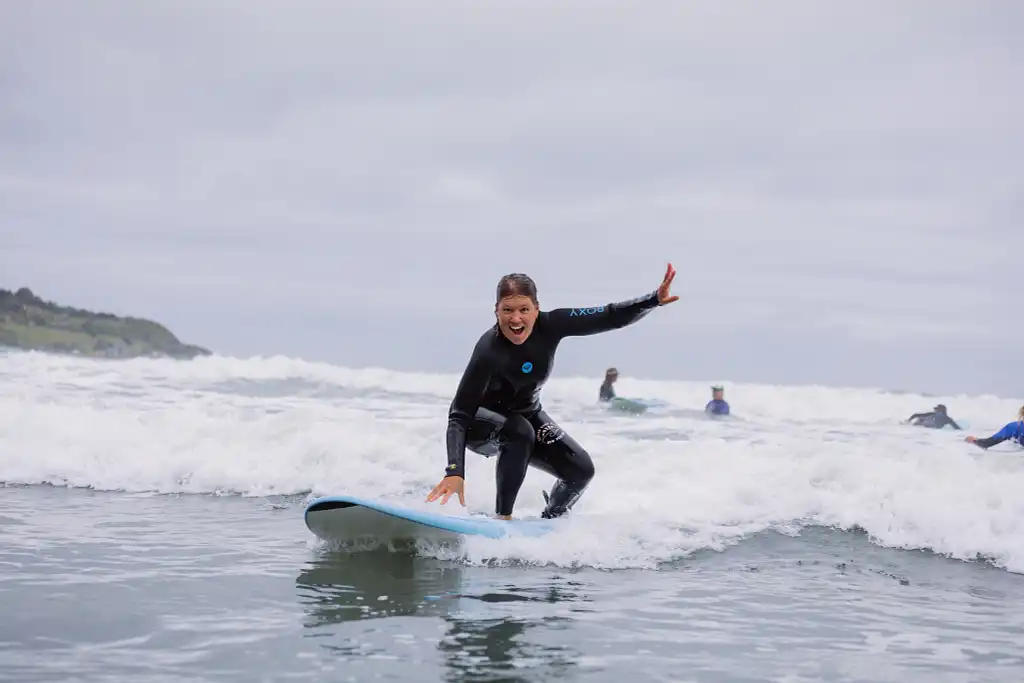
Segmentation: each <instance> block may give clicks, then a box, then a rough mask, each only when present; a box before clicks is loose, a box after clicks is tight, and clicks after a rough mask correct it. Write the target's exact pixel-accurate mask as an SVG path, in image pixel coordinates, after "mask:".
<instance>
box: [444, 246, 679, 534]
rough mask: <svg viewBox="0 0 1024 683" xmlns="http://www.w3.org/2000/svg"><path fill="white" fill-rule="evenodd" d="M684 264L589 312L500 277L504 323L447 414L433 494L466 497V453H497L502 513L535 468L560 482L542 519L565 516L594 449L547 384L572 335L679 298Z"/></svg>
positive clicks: (515, 277)
mask: <svg viewBox="0 0 1024 683" xmlns="http://www.w3.org/2000/svg"><path fill="white" fill-rule="evenodd" d="M675 276H676V270H675V268H673V267H672V264H671V263H670V264H668V268H667V269H666V271H665V277H664V278H663V279H662V281H661V284H660V285H659V286H658V288H657V289H656V290H655V291H653V292H651V293H650V294H647V295H645V296H641V297H638V298H636V299H630V300H628V301H621V302H618V303H608V304H604V305H603V306H595V307H588V308H556V309H554V310H551V311H541V310H540V304H539V303H538V301H537V286H536V284H534V282H533V280H532V279H531V278H530V277H529V276H527V275H523V274H522V273H513V274H510V275H506V276H504V277H502V278H501V280H499V281H498V287H497V296H496V300H497V302H496V303H495V306H494V315H495V318H496V319H497V320H496V322H495V324H494V325H493V326H492V327H491V328H490V329H488V330H487V331H486V332H484V333H483V335H481V337H480V339H479V340H478V341H477V343H476V345H475V346H474V348H473V353H472V355H471V356H470V359H469V362H468V363H467V365H466V369H465V371H464V372H463V375H462V379H461V380H460V381H459V386H458V389H457V390H456V392H455V397H454V398H453V399H452V403H451V406H450V408H449V411H448V428H447V431H446V434H445V441H446V446H447V452H448V465H447V467H446V468H445V473H444V477H443V478H442V479H441V481H440V482H439V483H438V484H437V486H435V487H434V488H433V490H432V491H431V492H430V494H429V495H428V496H427V502H432V501H434V500H437V499H438V498H441V504H442V505H444V504H446V503H447V502H448V499H449V497H451V496H452V495H453V494H458V497H459V502H460V503H461V504H462V505H465V504H466V500H465V495H464V492H465V477H466V464H465V451H466V449H467V448H468V449H470V450H471V451H473V452H475V453H478V454H480V455H483V456H485V457H491V456H494V455H497V456H498V462H497V466H496V468H495V479H496V482H495V483H496V489H497V492H496V493H497V495H496V500H495V514H496V515H497V516H498V517H499V518H502V519H511V518H512V509H513V507H514V506H515V502H516V497H517V496H518V495H519V489H520V487H521V486H522V484H523V481H524V479H525V478H526V472H527V467H528V466H533V467H536V468H537V469H539V470H541V471H543V472H546V473H548V474H550V475H552V476H554V477H555V479H556V481H555V484H554V486H553V487H552V489H551V493H550V494H547V493H545V495H544V497H545V499H546V501H547V505H546V507H545V508H544V511H543V512H542V517H544V518H546V519H550V518H553V517H559V516H561V515H564V514H565V513H566V512H568V511H569V509H570V508H572V506H573V505H575V503H576V501H577V500H578V499H579V497H580V496H581V495H582V493H583V491H584V489H586V487H587V485H588V484H589V483H590V480H591V479H592V478H593V477H594V463H593V461H592V460H591V458H590V454H589V453H587V451H586V450H584V449H583V447H582V446H580V445H579V444H578V443H577V442H576V440H575V439H573V438H572V437H571V436H570V435H569V434H567V433H566V432H565V431H564V430H563V429H562V428H561V427H559V426H558V424H556V423H555V421H554V420H552V419H551V418H550V417H549V416H548V415H547V413H546V412H544V409H543V407H542V406H541V403H540V390H541V388H542V387H543V386H544V383H545V382H546V381H547V379H548V377H549V376H550V375H551V369H552V367H553V365H554V359H555V351H556V350H557V348H558V344H559V342H561V341H562V340H563V339H565V338H566V337H583V336H588V335H593V334H598V333H601V332H608V331H610V330H617V329H620V328H623V327H626V326H627V325H631V324H633V323H635V322H637V321H638V320H640V319H641V318H643V317H644V316H646V315H647V314H648V313H650V312H651V311H652V310H654V309H655V308H657V307H658V306H664V305H666V304H670V303H672V302H674V301H677V300H678V299H679V297H678V296H673V295H672V294H671V293H670V289H671V286H672V280H673V278H675Z"/></svg>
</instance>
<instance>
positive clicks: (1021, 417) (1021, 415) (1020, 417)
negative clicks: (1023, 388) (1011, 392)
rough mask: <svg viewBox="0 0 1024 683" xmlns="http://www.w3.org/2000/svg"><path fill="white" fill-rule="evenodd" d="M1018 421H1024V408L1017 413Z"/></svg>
mask: <svg viewBox="0 0 1024 683" xmlns="http://www.w3.org/2000/svg"><path fill="white" fill-rule="evenodd" d="M1017 419H1018V420H1024V406H1021V407H1020V410H1018V411H1017Z"/></svg>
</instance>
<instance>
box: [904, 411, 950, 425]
mask: <svg viewBox="0 0 1024 683" xmlns="http://www.w3.org/2000/svg"><path fill="white" fill-rule="evenodd" d="M908 422H910V423H911V424H913V425H916V426H918V427H930V428H932V429H942V428H943V427H945V426H946V425H952V426H953V429H960V425H958V424H957V423H956V422H954V421H953V418H951V417H950V416H949V415H948V414H946V413H942V412H939V411H937V410H936V411H934V412H931V413H914V414H913V415H911V416H910V418H909V419H908Z"/></svg>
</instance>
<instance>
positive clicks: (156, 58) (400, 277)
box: [0, 0, 1024, 389]
mask: <svg viewBox="0 0 1024 683" xmlns="http://www.w3.org/2000/svg"><path fill="white" fill-rule="evenodd" d="M1022 27H1024V9H1022V8H1021V7H1020V6H1019V5H1018V4H1016V3H1011V2H975V3H959V2H909V3H900V4H899V5H895V6H894V5H892V4H882V3H857V4H850V5H836V4H829V5H823V4H822V3H819V2H810V1H806V2H805V1H800V2H784V3H773V4H772V5H771V7H766V6H765V5H764V4H763V3H756V2H740V3H729V4H728V5H726V4H724V3H710V2H709V3H677V2H667V1H666V2H652V3H644V4H643V5H636V4H630V3H613V2H605V1H600V2H587V3H584V2H569V3H559V4H558V5H557V6H552V5H551V4H550V3H540V2H527V3H514V4H507V5H501V6H498V5H495V4H491V3H488V4H481V3H474V2H468V1H466V2H440V3H429V4H419V3H396V2H374V3H315V2H310V3H275V2H264V1H253V2H246V3H236V4H228V3H208V2H198V1H184V2H160V1H156V0H154V1H152V2H147V3H144V4H126V3H114V2H94V3H88V4H85V3H75V2H69V1H66V2H53V3H45V5H44V4H43V3H7V4H5V5H4V6H3V7H2V9H0V87H3V89H4V92H5V93H7V94H9V95H10V96H5V97H4V98H0V148H2V149H3V150H4V152H5V153H4V154H3V155H0V222H2V225H4V226H14V227H15V229H14V230H9V229H8V228H7V227H4V228H0V230H3V232H2V233H0V272H2V273H3V274H4V276H5V278H10V279H11V281H10V282H8V283H6V285H4V283H0V286H18V285H21V284H30V285H31V286H33V287H34V288H35V289H37V290H40V293H42V294H43V295H45V296H51V297H53V298H61V299H63V300H68V301H69V302H71V303H76V304H78V305H95V306H97V307H100V308H117V309H119V310H133V309H134V310H141V311H145V312H148V313H149V314H151V315H153V316H154V317H162V316H164V315H166V316H172V317H173V318H174V321H175V324H177V325H179V326H181V327H183V328H184V329H188V330H190V332H191V334H189V335H188V336H189V337H190V338H192V339H194V340H195V341H197V342H199V343H202V342H203V341H204V337H205V336H206V335H211V336H212V337H214V338H215V339H216V340H217V342H218V344H219V345H220V348H222V349H223V350H225V351H229V352H232V351H233V352H238V353H242V352H256V351H258V342H257V341H254V340H258V339H264V340H267V341H268V343H269V340H270V339H273V340H274V341H273V345H274V347H275V349H276V350H278V351H280V352H283V353H302V354H306V355H310V356H317V357H325V358H330V359H332V360H335V361H338V362H343V363H344V362H371V363H378V364H391V365H398V364H401V363H409V362H412V361H411V360H410V359H413V358H415V359H416V361H417V362H419V361H422V362H424V363H433V366H432V367H437V368H443V369H447V370H457V369H459V368H461V357H460V356H459V353H457V352H453V351H452V349H464V348H468V347H467V345H466V344H462V345H461V346H460V345H459V344H460V342H459V340H463V339H467V340H468V339H470V338H472V337H473V335H474V334H476V333H477V332H476V331H477V329H478V326H479V324H486V321H487V318H488V315H489V307H490V306H491V304H492V303H493V302H492V301H491V297H492V296H493V286H494V282H495V280H496V279H497V277H498V276H499V275H500V274H502V273H504V272H508V271H512V270H525V271H527V272H530V273H532V274H534V275H535V277H536V278H537V279H538V281H539V283H540V285H541V287H542V302H543V303H544V305H546V306H553V305H579V304H580V303H588V302H595V301H597V302H601V301H607V300H614V299H616V298H624V297H627V296H632V295H634V294H636V293H639V292H642V291H646V290H649V289H652V288H653V287H654V286H655V285H656V284H657V280H658V278H659V277H660V275H661V272H662V269H663V268H664V264H665V262H666V261H668V260H672V261H673V262H674V263H676V265H677V266H678V267H679V268H680V276H679V277H678V278H677V287H678V288H679V290H680V293H681V294H682V295H683V296H684V299H683V301H682V302H681V303H680V304H679V305H677V307H674V310H672V312H671V313H669V312H668V311H665V312H664V313H665V315H660V314H659V316H658V320H657V321H652V322H651V323H650V325H648V322H647V321H645V323H644V327H643V329H639V328H638V330H636V331H630V334H631V335H635V336H627V337H616V340H613V341H610V340H592V343H593V346H587V345H578V346H574V350H573V351H572V352H571V353H567V354H563V355H565V356H568V358H567V359H566V360H564V361H563V360H562V359H561V358H560V361H559V367H560V368H563V369H564V368H574V367H575V368H577V369H578V370H580V371H582V370H583V369H584V368H585V367H589V365H588V364H587V363H584V362H583V360H582V359H584V358H590V357H591V355H590V354H592V353H594V354H596V353H605V352H607V353H612V352H613V350H614V353H615V354H617V356H618V357H619V358H622V357H623V356H625V358H624V359H622V360H616V361H614V362H616V363H619V364H626V363H627V362H628V359H629V357H630V356H632V355H636V353H637V351H636V348H637V347H636V346H634V345H633V342H632V341H627V339H628V340H637V341H636V342H635V343H636V344H641V345H643V344H648V345H650V344H657V343H658V341H657V339H656V338H655V337H656V336H657V335H656V333H657V334H667V335H670V336H672V337H673V338H674V339H678V340H680V341H678V342H675V343H676V344H677V345H679V348H685V349H687V353H689V354H691V357H692V355H693V354H696V357H699V358H702V359H704V361H703V362H696V361H693V360H692V359H691V360H687V359H685V358H683V357H682V355H681V354H664V355H661V354H658V353H653V354H652V353H649V352H647V351H643V352H641V353H640V354H639V355H643V356H645V361H646V362H648V367H649V368H650V372H662V369H663V368H665V367H670V368H672V372H674V373H676V374H677V375H681V376H682V375H687V374H689V373H693V372H695V371H701V372H707V373H709V374H711V375H713V376H719V377H721V376H731V375H730V373H731V372H735V373H737V375H736V377H737V378H738V377H739V375H744V376H749V377H758V378H765V377H771V378H772V381H786V378H794V379H793V381H803V380H797V379H795V378H798V377H818V378H821V379H820V381H832V382H843V381H854V380H856V381H858V382H859V381H866V382H870V383H876V384H879V383H886V382H889V381H890V380H892V381H893V382H895V383H898V384H902V385H909V384H912V383H914V382H919V383H925V382H934V381H936V379H935V377H934V376H933V375H936V374H937V375H939V376H941V377H946V378H948V381H949V382H967V381H969V383H970V385H971V386H972V387H973V388H974V389H978V388H981V387H985V386H995V385H999V386H1002V387H1011V386H1012V385H1013V382H1012V381H1011V380H1008V379H1006V378H1004V377H1002V371H1001V370H1000V369H999V367H998V366H996V365H993V364H991V363H990V360H991V359H992V358H995V357H998V356H999V354H1000V353H1004V352H1005V353H1009V351H1008V350H1009V349H1013V348H1016V347H1017V346H1019V342H1020V340H1021V337H1022V335H1024V326H1022V324H1021V322H1020V320H1019V317H1015V316H1014V315H1012V314H1010V313H1009V311H1011V310H1013V305H1014V303H1015V298H1016V297H1014V296H1013V294H1012V292H1013V291H1014V289H1013V288H1014V287H1015V286H1016V283H1015V281H1014V280H1015V278H1014V277H1013V274H1014V273H1015V270H1016V269H1019V256H1018V254H1020V253H1022V249H1024V237H1022V236H1021V232H1020V231H1019V230H1017V229H1016V224H1017V223H1018V222H1019V215H1020V210H1021V208H1022V205H1021V200H1020V196H1021V195H1020V193H1021V190H1022V189H1024V175H1022V173H1021V171H1020V167H1019V164H1018V162H1017V159H1019V158H1020V156H1021V154H1022V152H1024V135H1022V134H1021V133H1022V130H1021V124H1020V121H1021V120H1024V97H1022V96H1021V94H1020V89H1019V87H1017V86H1016V81H1017V80H1019V79H1018V78H1017V77H1016V70H1017V69H1018V65H1019V64H1020V63H1021V61H1022V59H1021V58H1022V56H1024V55H1022V52H1024V48H1021V46H1020V41H1019V40H1018V36H1019V35H1020V29H1021V28H1022ZM83 299H84V300H83ZM156 302H159V304H157V303H156ZM267 309H271V310H276V311H278V313H275V314H274V315H275V316H285V315H287V320H288V324H287V325H284V327H286V328H288V329H287V331H282V330H281V329H280V328H281V327H282V325H281V324H275V320H274V318H273V317H271V319H269V320H268V319H267V317H266V316H264V317H261V316H260V315H259V313H260V311H264V312H265V311H266V310H267ZM284 311H287V313H284ZM659 313H660V312H659ZM375 316H376V317H375ZM432 318H433V319H435V320H436V319H441V320H443V321H445V322H444V326H445V330H444V332H443V333H440V332H439V333H438V338H439V339H443V342H439V346H438V347H437V348H434V347H433V346H432V345H431V344H429V343H427V342H425V341H422V340H421V339H420V338H419V337H413V338H410V339H409V340H408V342H406V343H402V344H399V343H391V344H384V343H381V341H380V340H381V339H383V338H385V337H384V336H382V335H384V333H385V331H389V330H390V331H391V332H389V333H394V334H400V332H399V330H402V329H403V324H402V321H403V319H427V320H430V319H432ZM233 321H234V322H233ZM243 321H244V322H243ZM277 322H278V323H280V321H277ZM241 329H244V330H245V333H244V334H243V333H242V332H237V333H236V332H235V331H233V330H241ZM694 329H699V330H700V331H701V332H700V335H699V339H700V341H699V344H697V345H696V346H695V345H693V344H696V342H692V343H691V342H690V341H689V339H690V335H692V334H693V330H694ZM352 330H357V331H358V334H355V335H353V333H352ZM339 335H341V336H346V337H347V338H348V340H347V341H346V344H344V345H339V344H338V343H337V342H336V341H332V340H333V339H336V338H337V337H338V336H339ZM449 335H450V336H449ZM652 335H654V336H653V337H652ZM182 336H185V335H184V334H183V335H182ZM299 338H301V340H300V339H299ZM318 338H323V340H324V341H323V342H320V343H318V342H317V341H316V340H317V339H318ZM993 339H994V340H995V341H993ZM620 340H621V341H620ZM641 340H642V341H641ZM944 340H945V341H944ZM986 340H987V341H986ZM211 343H212V342H211ZM421 343H422V344H425V346H426V348H425V349H421V348H419V346H417V345H418V344H421ZM467 343H468V342H467ZM993 344H995V345H996V346H997V349H996V351H992V349H991V346H992V345H993ZM921 345H926V346H928V348H929V351H928V352H927V354H926V355H927V356H928V357H929V358H934V362H933V363H932V364H931V365H922V364H920V363H918V361H916V360H912V359H919V358H921V357H922V355H921V353H922V352H921V350H920V348H921ZM972 345H973V346H972ZM410 347H415V348H410ZM744 348H747V349H748V350H747V351H744V350H743V349H744ZM430 349H434V350H430ZM577 349H578V350H577ZM586 349H594V351H587V350H586ZM754 349H756V350H754ZM814 349H832V350H833V351H829V353H828V354H826V355H828V356H829V357H834V356H835V355H840V356H842V357H844V358H845V357H849V358H851V359H856V360H851V361H850V362H846V363H841V364H837V363H834V362H833V363H831V364H830V363H828V362H826V361H824V360H818V359H817V358H816V357H815V356H814ZM836 349H841V352H840V351H835V350H836ZM971 349H975V350H976V351H974V352H972V351H971ZM982 349H985V350H984V351H982ZM598 350H601V351H598ZM726 350H728V351H726ZM576 354H580V355H579V356H578V357H579V358H580V359H581V360H580V363H583V364H582V365H574V363H575V362H576V361H574V360H573V357H575V355H576ZM893 358H903V359H904V360H905V361H906V363H905V364H904V365H900V363H899V362H897V361H894V360H893ZM951 359H955V362H956V363H957V364H958V365H956V367H958V368H962V367H963V366H964V364H965V363H966V364H967V367H968V369H969V370H971V371H968V370H956V371H954V370H952V369H950V368H952V367H954V366H953V365H952V363H953V361H951ZM964 359H968V360H967V361H965V360H964ZM594 362H595V363H597V364H598V365H600V364H601V363H602V362H603V361H598V360H595V361H594ZM588 363H589V361H588ZM915 363H918V364H916V365H915ZM972 372H973V374H972ZM844 378H845V379H844Z"/></svg>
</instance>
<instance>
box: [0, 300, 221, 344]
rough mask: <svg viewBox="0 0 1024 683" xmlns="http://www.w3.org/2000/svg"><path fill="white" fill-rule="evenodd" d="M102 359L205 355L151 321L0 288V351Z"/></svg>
mask: <svg viewBox="0 0 1024 683" xmlns="http://www.w3.org/2000/svg"><path fill="white" fill-rule="evenodd" d="M3 346H9V347H14V348H18V349H26V350H34V351H48V352H53V353H71V354H76V355H82V356H98V357H104V358H135V357H139V356H164V357H170V358H195V357H196V356H207V355H210V352H209V351H208V350H206V349H204V348H202V347H199V346H194V345H192V344H183V343H182V342H181V341H179V340H178V338H177V337H175V336H174V335H173V334H171V332H170V330H168V329H167V328H166V327H164V326H163V325H160V324H159V323H155V322H153V321H151V320H146V319H143V318H133V317H119V316H116V315H111V314H110V313H93V312H91V311H84V310H81V309H78V308H70V307H68V306H58V305H57V304H54V303H52V302H49V301H44V300H43V299H40V298H39V297H37V296H36V295H35V294H33V293H32V291H31V290H29V289H28V288H27V287H22V288H21V289H19V290H18V291H16V292H11V291H9V290H6V289H0V347H3Z"/></svg>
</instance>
